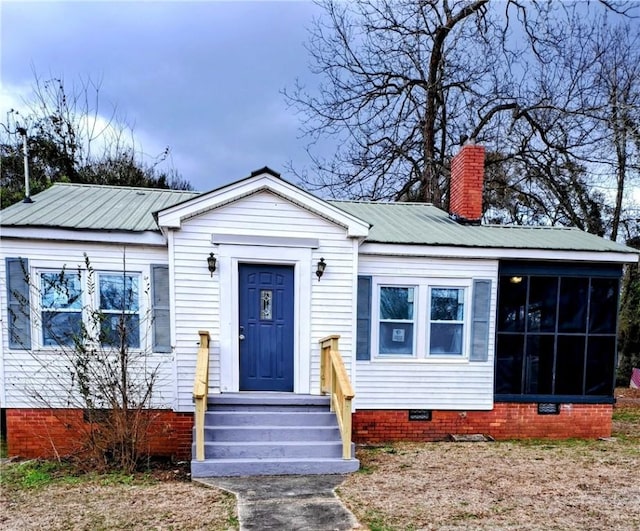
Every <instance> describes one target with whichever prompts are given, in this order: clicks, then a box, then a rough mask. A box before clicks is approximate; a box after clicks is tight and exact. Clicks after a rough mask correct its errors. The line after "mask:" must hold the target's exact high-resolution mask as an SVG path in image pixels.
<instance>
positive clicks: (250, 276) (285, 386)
mask: <svg viewBox="0 0 640 531" xmlns="http://www.w3.org/2000/svg"><path fill="white" fill-rule="evenodd" d="M239 288H240V297H239V301H240V391H293V307H294V301H293V267H289V266H273V265H256V264H240V266H239Z"/></svg>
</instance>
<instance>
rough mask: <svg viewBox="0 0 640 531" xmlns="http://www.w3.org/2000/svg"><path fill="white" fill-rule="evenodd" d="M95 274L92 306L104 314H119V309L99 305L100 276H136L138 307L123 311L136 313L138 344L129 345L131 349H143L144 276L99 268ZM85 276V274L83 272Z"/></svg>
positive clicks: (132, 272)
mask: <svg viewBox="0 0 640 531" xmlns="http://www.w3.org/2000/svg"><path fill="white" fill-rule="evenodd" d="M95 274H96V279H97V282H96V290H95V293H94V300H93V301H92V302H93V304H94V308H95V309H96V310H97V311H99V312H103V313H104V314H105V315H120V314H121V310H117V311H114V310H107V309H103V308H101V306H100V280H101V278H102V277H104V276H112V277H113V276H115V277H123V276H124V275H127V276H131V277H137V279H138V309H137V310H136V311H131V310H125V311H124V313H125V315H138V346H137V347H129V348H130V349H132V350H136V351H137V350H142V349H144V347H145V345H146V341H147V338H146V337H145V335H146V334H143V333H142V328H143V325H144V323H146V315H145V314H143V297H142V294H143V292H144V291H145V290H146V288H145V286H144V284H143V282H144V277H143V275H142V273H140V272H139V271H108V270H107V271H104V270H99V271H95ZM85 276H86V274H85ZM101 346H109V345H101Z"/></svg>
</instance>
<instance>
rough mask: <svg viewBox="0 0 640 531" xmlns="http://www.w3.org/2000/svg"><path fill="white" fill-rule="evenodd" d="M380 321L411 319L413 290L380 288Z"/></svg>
mask: <svg viewBox="0 0 640 531" xmlns="http://www.w3.org/2000/svg"><path fill="white" fill-rule="evenodd" d="M380 319H398V320H405V321H409V320H412V319H413V288H396V287H388V286H384V287H381V288H380Z"/></svg>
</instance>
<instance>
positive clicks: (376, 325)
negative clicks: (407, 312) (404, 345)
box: [371, 276, 473, 363]
mask: <svg viewBox="0 0 640 531" xmlns="http://www.w3.org/2000/svg"><path fill="white" fill-rule="evenodd" d="M371 280H372V284H371V291H372V297H371V359H372V360H377V361H381V362H391V361H411V360H414V361H421V362H428V361H432V362H442V363H460V362H461V361H462V362H468V361H469V353H470V349H471V303H472V298H471V297H472V291H473V278H472V277H465V278H450V277H442V278H438V277H391V276H389V277H384V276H378V277H376V276H374V277H372V279H371ZM381 287H397V288H414V303H413V304H414V306H413V353H412V354H381V353H380V322H381V319H380V288H381ZM438 288H443V289H464V319H463V321H462V355H460V354H431V353H430V352H429V345H430V333H431V322H432V321H431V290H432V289H438ZM383 322H384V320H383ZM446 322H447V323H453V322H454V321H446ZM455 323H458V321H455Z"/></svg>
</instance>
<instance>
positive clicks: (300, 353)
mask: <svg viewBox="0 0 640 531" xmlns="http://www.w3.org/2000/svg"><path fill="white" fill-rule="evenodd" d="M483 157H484V151H483V148H482V147H480V146H474V145H467V146H464V147H463V148H462V150H461V152H460V153H459V154H458V156H457V157H456V158H455V159H454V162H453V166H452V190H451V205H452V208H451V212H450V213H446V212H443V211H441V210H439V209H437V208H435V207H433V206H431V205H428V204H419V203H373V202H355V201H354V202H351V201H345V202H342V201H326V200H323V199H321V198H318V197H316V196H314V195H312V194H310V193H308V192H306V191H304V190H302V189H300V188H298V187H296V186H294V185H292V184H290V183H288V182H286V181H285V180H283V179H281V178H280V176H279V175H278V174H277V173H275V172H273V171H272V170H270V169H268V168H264V169H263V170H259V171H256V172H254V173H252V174H251V176H249V177H248V178H246V179H243V180H240V181H237V182H234V183H232V184H229V185H226V186H223V187H221V188H218V189H215V190H213V191H210V192H206V193H194V192H184V191H172V190H153V189H136V188H123V187H106V186H94V185H77V184H55V185H54V186H52V187H51V188H49V189H48V190H46V191H44V192H42V193H40V194H38V195H36V196H35V197H34V198H33V203H19V204H15V205H13V206H11V207H9V208H7V209H5V210H4V211H2V212H1V216H2V218H1V230H2V240H1V252H2V258H3V259H2V261H1V262H0V279H2V282H3V283H4V284H5V286H3V287H2V289H1V290H0V293H1V294H0V296H1V301H2V307H1V315H2V342H1V347H0V348H1V351H0V354H1V355H0V404H1V407H2V409H3V413H4V415H5V417H6V426H7V437H8V448H9V453H10V454H15V455H18V454H19V455H24V456H36V455H46V454H48V453H51V451H53V449H55V451H56V452H58V453H61V452H62V453H64V451H66V450H69V451H70V448H69V447H68V444H67V443H68V440H69V433H68V430H69V429H70V426H72V422H71V420H69V421H68V422H66V423H65V422H63V421H59V419H60V418H61V415H60V413H61V411H64V414H65V415H68V418H69V419H71V418H74V419H76V420H77V419H78V418H80V417H81V415H82V412H78V411H71V410H69V411H67V410H64V408H65V405H64V404H58V405H57V406H55V404H56V395H57V393H58V392H59V390H58V389H56V385H54V384H52V382H51V381H50V380H49V379H48V376H47V374H50V371H51V369H52V367H55V366H56V363H57V360H58V357H57V350H56V349H57V341H59V338H60V337H63V336H64V335H65V334H72V333H74V331H75V327H77V326H78V323H79V322H80V320H82V319H83V315H82V312H83V310H82V308H83V307H84V306H85V305H90V304H91V303H93V304H95V305H96V306H100V304H101V301H100V300H94V301H87V300H85V299H86V298H87V297H90V295H89V292H88V290H86V287H85V286H84V285H83V283H82V282H83V280H82V279H83V276H82V275H83V274H84V273H83V267H84V266H83V264H84V253H86V255H88V256H89V257H90V260H91V263H92V266H93V268H94V270H95V271H96V272H97V278H98V283H99V284H100V285H102V283H104V284H105V285H106V284H108V283H109V282H111V281H112V280H113V276H114V275H116V274H117V275H120V276H122V275H123V269H126V271H125V272H124V275H125V276H126V278H127V279H128V280H127V281H128V282H131V283H132V285H134V286H139V289H138V288H137V291H136V293H138V294H139V300H137V301H136V302H135V304H132V305H130V307H128V308H127V309H126V310H127V312H129V313H130V314H131V315H133V318H132V322H133V323H139V322H141V320H142V319H141V317H142V316H143V315H147V314H149V315H152V316H153V325H152V330H151V333H150V334H143V333H142V331H140V333H139V335H138V336H137V339H136V340H135V341H134V343H132V348H134V349H141V350H144V349H146V350H147V351H149V352H150V353H151V354H150V359H152V360H153V362H154V363H157V364H159V367H160V375H161V377H160V378H159V380H158V385H157V386H156V388H155V393H156V394H155V397H154V404H155V407H156V408H157V409H156V411H157V412H158V415H159V417H158V418H159V419H160V425H161V427H160V428H158V429H157V433H156V435H157V437H156V440H155V441H154V446H153V451H155V452H156V453H165V454H172V455H175V456H178V457H181V458H185V457H188V456H190V455H191V451H192V429H193V425H194V410H195V406H194V389H196V395H197V397H198V399H197V400H196V405H197V404H200V405H201V406H205V405H206V404H207V403H208V409H209V412H208V413H207V415H206V420H205V421H204V422H205V426H204V428H203V429H200V428H199V427H197V429H196V430H195V433H196V439H198V438H199V437H200V440H201V441H203V444H202V446H201V447H200V448H201V452H202V453H198V451H197V450H194V452H196V453H194V460H193V461H192V471H193V473H194V475H200V476H203V475H213V474H224V475H227V474H242V473H299V472H327V471H335V472H339V471H346V470H354V469H355V468H357V461H356V460H355V459H354V458H353V456H352V454H351V453H350V449H351V441H352V440H353V441H354V442H356V443H357V442H380V441H390V440H402V439H406V440H418V441H430V440H440V439H443V438H446V437H447V436H449V435H455V434H471V433H483V434H486V435H490V436H492V437H494V438H497V439H499V438H516V437H556V438H557V437H600V436H607V435H609V434H610V431H611V412H612V405H613V403H614V398H613V385H614V371H615V366H616V331H617V309H618V294H619V282H620V277H621V274H622V268H623V265H624V264H631V263H635V262H637V261H638V255H637V251H635V250H633V249H631V248H628V247H625V246H623V245H620V244H617V243H614V242H611V241H608V240H605V239H602V238H599V237H596V236H594V235H591V234H587V233H585V232H582V231H580V230H577V229H569V228H552V227H512V226H487V225H481V224H480V218H481V215H482V211H481V203H482V166H483V160H484V159H483ZM123 256H124V257H126V259H125V260H124V261H123ZM123 263H124V265H123ZM64 267H66V268H73V269H74V270H79V271H80V279H81V280H80V281H79V283H78V284H77V286H76V287H75V288H74V289H76V290H77V293H76V294H75V295H76V296H77V298H79V299H80V300H81V301H82V304H79V305H78V306H77V307H74V306H73V305H70V304H67V303H65V302H64V301H63V302H61V303H59V304H58V303H56V302H55V301H53V302H52V301H51V300H49V299H47V300H45V298H44V296H43V295H42V294H38V293H41V292H34V291H33V290H31V289H30V288H29V284H28V280H27V279H26V278H25V273H28V279H29V280H30V282H31V284H34V283H35V284H38V283H39V282H41V281H42V279H43V278H45V279H46V278H47V275H49V274H52V273H58V272H59V271H60V270H61V269H62V268H64ZM85 273H86V271H85ZM145 282H147V283H148V284H149V285H150V292H149V296H148V297H145V296H144V293H143V291H144V290H143V289H142V286H143V285H144V284H145ZM98 292H99V289H98ZM21 297H23V299H26V300H27V301H28V303H29V312H26V313H25V312H17V311H12V308H14V309H15V306H16V305H17V304H18V303H19V302H20V299H21ZM67 302H68V301H67ZM103 309H106V308H103ZM45 314H46V315H45ZM44 317H46V318H47V319H48V321H47V322H50V323H54V327H55V328H56V330H55V333H52V332H51V331H50V330H46V329H44V328H43V327H42V326H41V325H40V323H42V322H43V320H46V319H44ZM338 336H339V339H338ZM323 339H324V340H325V341H324V343H322V340H323ZM199 354H200V360H199V358H198V356H199ZM323 360H324V361H323ZM198 364H199V365H198ZM197 365H198V368H196V366H197ZM43 366H46V367H47V369H48V370H47V371H43V370H42V367H43ZM207 380H208V382H207ZM194 381H195V387H194ZM34 386H37V387H38V388H39V389H40V393H41V394H42V393H49V398H50V403H51V404H54V406H51V407H49V408H46V407H44V406H42V404H41V403H35V402H34V400H33V395H32V393H31V392H30V389H33V388H34ZM336 386H337V388H336ZM197 389H200V391H197ZM332 389H333V391H332ZM326 394H328V395H331V396H333V398H332V400H334V408H333V409H334V410H336V412H337V413H338V419H339V423H340V427H341V428H342V431H343V433H342V441H341V440H340V434H339V430H338V427H337V426H336V422H337V421H336V420H334V417H333V414H328V413H326V412H322V413H321V410H326V411H328V408H329V404H328V400H329V398H326V397H325V396H324V395H326ZM353 394H355V398H354V399H353V401H352V402H349V397H350V396H351V395H353ZM201 397H202V398H201ZM56 408H59V410H58V411H53V410H54V409H56ZM347 409H348V410H349V411H347ZM247 410H248V411H247ZM304 412H307V413H316V414H317V415H316V416H315V417H313V418H315V419H317V422H313V421H310V420H304V419H303V417H304V415H303V413H304ZM349 412H350V413H352V415H349V414H348V413H349ZM54 413H55V414H54ZM78 415H80V417H78ZM54 417H55V419H58V420H52V419H54ZM307 417H308V415H307ZM267 419H271V420H267ZM320 419H321V420H320ZM319 426H322V427H323V428H322V429H320V431H321V432H322V434H320V435H318V433H317V432H318V428H319ZM311 427H313V428H314V429H311ZM249 428H255V433H254V435H253V437H255V438H254V439H251V442H248V441H246V440H245V441H239V438H241V437H243V436H244V435H242V434H245V432H246V433H249V432H250V431H251V430H250V429H249ZM294 428H296V429H297V430H298V431H295V430H294ZM65 430H66V431H65ZM314 430H315V433H312V432H313V431H314ZM240 432H241V435H239V433H240ZM198 434H201V435H198ZM247 436H248V435H247ZM306 439H309V440H306ZM310 441H316V442H315V443H313V442H310ZM303 443H304V444H303ZM243 444H244V446H242V445H243ZM274 445H275V446H274ZM278 445H279V446H278ZM195 446H197V445H194V447H195ZM249 447H250V448H252V451H254V453H251V451H250V450H249V449H248V448H249Z"/></svg>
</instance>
